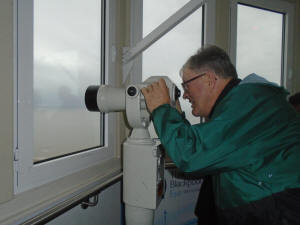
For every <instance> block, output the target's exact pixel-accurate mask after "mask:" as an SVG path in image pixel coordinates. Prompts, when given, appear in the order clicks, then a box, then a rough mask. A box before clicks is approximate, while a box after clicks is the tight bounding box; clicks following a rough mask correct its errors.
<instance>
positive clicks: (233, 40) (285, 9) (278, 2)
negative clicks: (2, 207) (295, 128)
mask: <svg viewBox="0 0 300 225" xmlns="http://www.w3.org/2000/svg"><path fill="white" fill-rule="evenodd" d="M238 3H241V4H246V5H248V6H253V7H258V8H262V9H266V10H271V11H275V12H279V13H283V14H284V24H283V26H284V36H283V39H284V40H283V46H282V47H283V51H282V57H283V61H282V62H283V63H282V66H283V71H282V73H281V85H283V86H284V87H285V88H287V89H288V90H289V89H291V87H292V83H291V82H292V78H293V69H292V68H293V53H294V52H293V30H294V8H293V5H292V4H291V3H288V2H286V1H282V0H272V1H268V0H231V1H230V57H231V60H232V63H233V64H234V65H235V64H236V48H237V5H238Z"/></svg>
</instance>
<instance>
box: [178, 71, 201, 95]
mask: <svg viewBox="0 0 300 225" xmlns="http://www.w3.org/2000/svg"><path fill="white" fill-rule="evenodd" d="M205 74H206V73H201V74H199V75H197V76H195V77H193V78H191V79H189V80H187V81H185V82H183V83H181V86H182V88H183V90H184V91H187V89H188V86H187V84H188V83H190V82H192V81H193V80H196V79H198V78H199V77H202V76H204V75H205Z"/></svg>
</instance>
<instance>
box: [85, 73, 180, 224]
mask: <svg viewBox="0 0 300 225" xmlns="http://www.w3.org/2000/svg"><path fill="white" fill-rule="evenodd" d="M161 78H163V79H164V80H165V82H166V85H167V87H168V88H169V94H170V98H171V106H173V107H175V106H176V100H177V99H178V98H179V97H180V90H179V89H178V88H177V87H176V85H175V84H174V83H173V82H172V81H171V80H170V79H169V78H168V77H165V76H152V77H150V78H148V79H147V80H146V81H144V82H143V83H141V84H138V85H133V84H131V85H128V86H127V87H126V88H114V87H111V86H108V85H100V86H90V87H88V89H87V90H86V93H85V104H86V107H87V109H88V110H89V111H96V112H105V113H109V112H120V111H126V117H127V120H128V123H129V125H130V126H131V127H132V132H131V134H130V136H129V137H128V138H127V139H126V141H125V142H124V143H123V151H124V152H123V201H124V203H125V218H126V225H152V224H153V218H154V210H155V209H156V207H157V206H158V204H159V203H160V201H161V199H162V197H163V194H164V189H165V188H164V157H163V151H162V149H161V148H160V145H159V144H160V143H159V140H158V139H152V138H151V137H150V134H149V131H148V126H149V123H150V114H149V112H148V111H147V107H146V103H145V99H144V96H143V94H142V93H141V89H142V88H143V87H146V86H147V85H149V84H151V83H152V82H155V81H158V80H159V79H161Z"/></svg>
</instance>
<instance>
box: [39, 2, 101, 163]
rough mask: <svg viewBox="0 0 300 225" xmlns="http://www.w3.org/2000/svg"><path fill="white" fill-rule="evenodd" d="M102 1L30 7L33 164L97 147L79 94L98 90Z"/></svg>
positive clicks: (95, 126) (96, 118)
mask: <svg viewBox="0 0 300 225" xmlns="http://www.w3.org/2000/svg"><path fill="white" fill-rule="evenodd" d="M100 70H101V1H99V0H35V1H34V161H40V160H45V159H48V158H52V157H57V156H60V155H64V154H69V153H72V152H76V151H81V150H84V149H88V148H92V147H95V146H99V145H101V143H100V134H101V129H100V127H101V126H100V124H101V123H100V114H99V113H90V112H88V111H87V110H86V108H85V104H84V93H85V90H86V88H87V87H88V86H89V85H90V84H100Z"/></svg>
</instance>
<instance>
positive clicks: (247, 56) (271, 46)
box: [236, 4, 283, 84]
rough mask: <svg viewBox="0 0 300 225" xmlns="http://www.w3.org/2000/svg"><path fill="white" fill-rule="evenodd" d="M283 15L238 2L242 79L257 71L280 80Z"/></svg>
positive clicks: (238, 50)
mask: <svg viewBox="0 0 300 225" xmlns="http://www.w3.org/2000/svg"><path fill="white" fill-rule="evenodd" d="M282 37H283V14H281V13H277V12H272V11H267V10H264V9H259V8H254V7H250V6H246V5H241V4H238V17H237V57H236V65H237V70H238V74H239V77H240V78H244V77H245V76H247V75H249V74H250V73H256V74H258V75H261V76H263V77H265V78H266V79H268V80H269V81H272V82H275V83H277V84H280V83H281V71H282V40H283V39H282Z"/></svg>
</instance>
